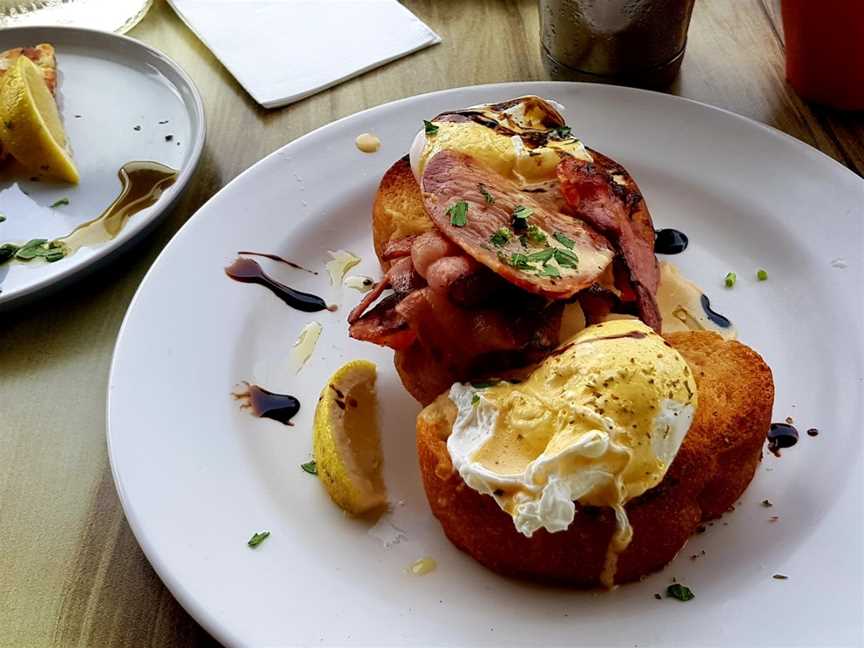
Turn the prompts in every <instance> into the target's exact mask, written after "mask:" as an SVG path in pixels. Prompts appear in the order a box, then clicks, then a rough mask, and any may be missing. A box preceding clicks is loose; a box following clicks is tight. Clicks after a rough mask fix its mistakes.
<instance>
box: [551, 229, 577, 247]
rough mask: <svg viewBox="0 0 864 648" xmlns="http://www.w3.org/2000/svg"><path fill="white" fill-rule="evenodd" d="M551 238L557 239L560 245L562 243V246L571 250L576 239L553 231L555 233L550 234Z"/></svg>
mask: <svg viewBox="0 0 864 648" xmlns="http://www.w3.org/2000/svg"><path fill="white" fill-rule="evenodd" d="M552 238H554V239H555V240H556V241H558V242H559V243H560V244H561V245H563V246H564V247H566V248H567V249H568V250H572V249H573V246H575V245H576V241H574V240H573V239H571V238H570V237H569V236H567V235H566V234H562V233H561V232H555V233H554V234H553V235H552Z"/></svg>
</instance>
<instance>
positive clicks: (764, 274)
mask: <svg viewBox="0 0 864 648" xmlns="http://www.w3.org/2000/svg"><path fill="white" fill-rule="evenodd" d="M756 278H757V279H758V280H759V281H766V280H767V279H768V271H767V270H766V269H765V268H759V269H758V270H757V271H756Z"/></svg>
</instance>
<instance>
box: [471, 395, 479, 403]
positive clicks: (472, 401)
mask: <svg viewBox="0 0 864 648" xmlns="http://www.w3.org/2000/svg"><path fill="white" fill-rule="evenodd" d="M479 402H480V394H474V395H473V396H472V397H471V404H472V405H476V404H477V403H479Z"/></svg>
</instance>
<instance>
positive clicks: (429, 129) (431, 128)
mask: <svg viewBox="0 0 864 648" xmlns="http://www.w3.org/2000/svg"><path fill="white" fill-rule="evenodd" d="M423 128H424V130H425V131H426V134H427V135H435V134H436V133H438V127H437V126H436V125H435V124H433V123H432V122H431V121H428V120H426V119H424V120H423Z"/></svg>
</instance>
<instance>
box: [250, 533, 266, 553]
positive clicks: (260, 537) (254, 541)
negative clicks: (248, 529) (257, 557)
mask: <svg viewBox="0 0 864 648" xmlns="http://www.w3.org/2000/svg"><path fill="white" fill-rule="evenodd" d="M269 537H270V532H269V531H261V532H260V533H255V534H253V535H252V537H251V538H249V542H247V543H246V544H247V545H249V546H250V547H252V548H253V549H254V548H255V547H257V546H258V545H260V544H261V543H262V542H264V541H265V540H266V539H267V538H269Z"/></svg>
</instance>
